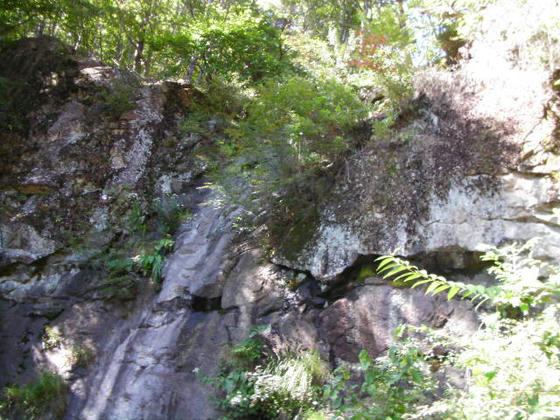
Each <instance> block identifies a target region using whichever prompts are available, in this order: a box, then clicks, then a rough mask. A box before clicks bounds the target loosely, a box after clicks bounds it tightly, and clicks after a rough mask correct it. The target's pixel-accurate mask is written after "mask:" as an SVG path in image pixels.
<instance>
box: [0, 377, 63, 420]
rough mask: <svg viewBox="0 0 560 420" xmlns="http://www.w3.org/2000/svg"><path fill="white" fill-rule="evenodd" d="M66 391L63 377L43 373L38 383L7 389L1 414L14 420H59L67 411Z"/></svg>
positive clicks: (0, 403)
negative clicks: (20, 419)
mask: <svg viewBox="0 0 560 420" xmlns="http://www.w3.org/2000/svg"><path fill="white" fill-rule="evenodd" d="M66 391H67V387H66V383H65V382H64V379H62V377H60V376H59V375H57V374H55V373H51V372H43V373H41V375H40V376H39V379H38V380H37V381H36V382H32V383H30V384H27V385H24V386H12V387H6V388H5V389H4V392H3V395H2V400H1V402H0V413H1V414H2V415H5V416H7V418H12V419H18V418H26V419H29V420H33V419H59V418H62V416H63V415H64V412H65V410H66Z"/></svg>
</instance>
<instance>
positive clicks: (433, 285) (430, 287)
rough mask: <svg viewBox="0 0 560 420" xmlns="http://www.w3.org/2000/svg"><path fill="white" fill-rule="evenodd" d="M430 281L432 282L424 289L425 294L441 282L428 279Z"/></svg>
mask: <svg viewBox="0 0 560 420" xmlns="http://www.w3.org/2000/svg"><path fill="white" fill-rule="evenodd" d="M430 281H432V282H433V283H432V284H430V285H429V286H428V288H427V289H426V294H427V295H428V294H430V293H431V292H432V291H433V290H434V289H435V288H436V287H438V286H439V285H440V284H441V283H439V282H437V281H434V280H432V279H430Z"/></svg>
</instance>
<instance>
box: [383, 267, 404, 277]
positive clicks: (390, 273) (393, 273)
mask: <svg viewBox="0 0 560 420" xmlns="http://www.w3.org/2000/svg"><path fill="white" fill-rule="evenodd" d="M403 270H408V268H407V267H402V266H399V267H397V268H394V269H392V270H391V271H389V272H388V273H385V274H384V275H383V278H384V279H386V278H388V277H391V276H394V275H395V274H397V273H400V272H401V271H403Z"/></svg>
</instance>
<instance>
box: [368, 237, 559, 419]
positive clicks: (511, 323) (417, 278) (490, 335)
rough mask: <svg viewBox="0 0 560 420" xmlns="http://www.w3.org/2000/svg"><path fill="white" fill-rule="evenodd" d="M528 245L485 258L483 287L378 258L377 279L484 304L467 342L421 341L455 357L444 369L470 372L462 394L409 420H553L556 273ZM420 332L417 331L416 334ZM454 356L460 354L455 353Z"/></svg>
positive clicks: (456, 393) (446, 338)
mask: <svg viewBox="0 0 560 420" xmlns="http://www.w3.org/2000/svg"><path fill="white" fill-rule="evenodd" d="M534 245H535V241H529V242H527V243H526V244H523V245H519V244H512V245H510V246H506V247H504V248H501V249H494V250H491V251H489V252H487V253H486V254H485V255H484V256H483V257H482V259H483V260H485V261H491V262H493V266H492V267H491V268H490V269H489V272H490V273H491V274H493V275H494V276H495V277H496V280H497V282H498V283H497V284H496V285H495V286H491V287H483V286H477V287H476V288H475V289H474V290H473V287H472V286H469V285H463V284H462V283H457V282H450V281H448V280H446V279H445V278H443V277H441V276H435V275H432V274H428V273H426V272H425V271H423V270H419V269H418V268H417V267H414V266H412V265H410V263H408V262H406V261H403V260H402V259H399V258H396V257H393V256H386V257H381V258H380V261H381V263H380V265H379V268H378V271H379V272H381V273H385V275H384V277H386V278H391V279H393V280H394V281H397V282H399V281H403V282H405V283H406V282H411V283H412V284H413V287H414V286H417V285H422V284H424V285H426V286H427V287H426V293H428V294H433V295H435V294H437V293H440V292H444V291H447V294H448V299H451V298H453V297H455V296H462V297H463V298H466V297H470V298H473V297H472V296H475V297H474V298H473V299H481V300H482V301H488V303H489V305H490V307H491V308H493V309H494V310H493V312H488V313H486V314H485V315H484V316H483V326H484V328H481V329H480V330H479V331H478V332H476V333H475V335H474V336H472V337H465V338H462V339H461V338H459V337H450V336H442V335H441V333H436V332H433V331H432V332H429V334H428V337H430V338H432V339H435V340H439V341H440V342H443V343H445V344H446V345H449V346H451V349H455V350H451V353H456V354H455V355H454V357H453V358H449V360H447V361H446V363H448V364H451V365H452V366H455V367H459V368H461V369H464V370H466V371H468V372H470V374H471V377H470V380H469V383H468V390H466V391H461V390H452V391H451V393H450V396H449V397H447V398H442V399H440V400H437V401H436V402H434V403H433V404H431V405H429V406H426V407H424V408H422V409H418V411H417V414H416V415H415V416H412V417H410V418H453V419H473V418H485V419H503V418H515V419H529V418H531V419H553V418H557V417H558V415H559V414H560V411H559V410H558V407H560V385H559V384H560V381H559V378H560V357H559V356H560V341H559V335H558V334H557V331H559V328H560V323H559V319H560V318H559V317H558V315H559V314H560V305H559V303H558V296H560V270H559V269H558V267H556V266H551V265H550V264H547V263H544V262H542V261H539V260H535V259H534V258H533V256H532V249H533V247H534ZM424 331H425V329H424ZM456 349H460V350H459V351H456Z"/></svg>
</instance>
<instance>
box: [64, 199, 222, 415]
mask: <svg viewBox="0 0 560 420" xmlns="http://www.w3.org/2000/svg"><path fill="white" fill-rule="evenodd" d="M231 217H232V214H231V213H230V214H229V215H228V213H227V211H226V210H225V209H224V208H216V207H213V205H205V204H201V205H199V206H198V208H197V210H196V212H195V214H194V216H193V218H192V220H191V221H189V222H188V223H186V224H184V225H183V226H182V227H181V229H180V233H179V234H178V237H177V241H176V246H175V250H174V252H173V253H172V254H171V255H170V257H169V259H168V262H167V264H166V267H165V272H164V280H163V285H162V289H161V292H160V293H159V294H158V295H156V296H155V298H153V301H152V302H151V303H150V304H147V305H145V306H144V307H143V308H142V309H141V310H139V312H138V313H137V314H135V315H134V316H133V317H131V319H130V320H129V321H128V322H125V323H123V324H122V325H120V326H118V328H117V329H116V330H115V331H114V332H112V336H111V338H110V339H109V340H108V342H107V344H106V346H105V348H104V349H102V350H101V352H100V354H102V358H103V359H102V360H100V363H98V368H97V372H95V373H94V374H93V375H92V379H91V384H89V385H88V387H87V388H88V390H89V392H88V396H87V398H86V400H85V403H84V405H83V409H81V410H76V411H74V412H72V411H71V412H70V413H69V415H68V416H67V418H68V419H70V418H76V417H79V418H83V419H100V418H106V419H116V418H121V419H170V418H180V417H182V416H181V413H183V415H184V414H185V412H191V415H190V416H187V417H186V418H198V415H200V412H201V410H204V409H208V407H207V406H205V407H204V408H203V407H196V400H190V401H189V407H184V406H183V405H184V404H185V400H186V398H185V395H186V396H188V395H189V394H191V393H195V394H196V393H200V392H201V391H202V390H199V389H197V388H199V387H201V385H200V383H199V381H198V379H197V378H196V376H195V375H194V373H193V372H192V371H193V369H194V367H192V366H186V365H183V364H182V363H181V360H180V359H181V356H182V355H181V352H182V350H183V349H184V348H185V345H186V343H185V338H187V337H188V336H189V335H192V333H193V331H194V330H197V329H198V327H199V325H201V324H204V323H205V321H207V318H208V317H209V316H210V317H211V316H212V315H208V314H206V313H203V312H196V311H194V310H193V309H192V307H193V300H205V299H213V298H219V293H221V289H220V287H219V285H220V283H221V282H222V280H223V275H222V266H223V264H224V261H225V260H226V252H227V246H228V244H229V242H230V240H231V233H230V232H229V230H228V229H229V227H230V226H231ZM193 296H194V297H193ZM210 332H211V331H208V333H210ZM209 335H212V334H209ZM191 338H192V337H191ZM206 339H210V340H211V339H212V338H211V337H206ZM195 350H196V349H195ZM203 356H205V357H208V356H209V355H203ZM193 365H194V364H193ZM201 403H203V401H201ZM76 408H78V407H75V409H76ZM196 412H198V414H195V413H196ZM183 418H185V417H183Z"/></svg>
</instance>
